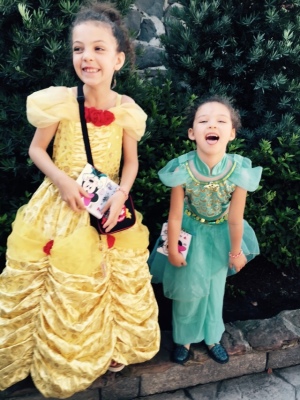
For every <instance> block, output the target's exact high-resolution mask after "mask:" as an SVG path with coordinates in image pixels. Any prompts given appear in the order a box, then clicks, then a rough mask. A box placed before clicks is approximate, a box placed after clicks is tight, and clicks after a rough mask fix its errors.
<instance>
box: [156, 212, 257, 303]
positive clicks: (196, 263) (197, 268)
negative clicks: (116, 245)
mask: <svg viewBox="0 0 300 400" xmlns="http://www.w3.org/2000/svg"><path fill="white" fill-rule="evenodd" d="M183 229H184V230H185V231H186V232H190V233H191V234H192V235H193V237H192V240H191V245H190V248H189V252H188V255H187V258H186V262H187V266H184V267H181V268H177V267H174V266H172V264H170V263H169V261H168V258H167V257H166V256H164V255H162V254H161V253H158V252H157V251H156V248H157V247H158V245H159V239H158V241H157V243H156V246H155V248H154V249H153V251H152V253H151V255H150V258H149V261H148V263H149V265H150V273H151V275H152V282H153V283H162V284H163V289H164V294H165V296H166V297H168V298H170V299H173V300H179V301H192V300H195V299H197V298H202V297H204V296H207V295H208V294H209V290H210V289H209V288H210V281H211V279H212V277H213V276H214V275H215V274H217V273H218V272H219V271H221V270H222V269H223V270H224V269H225V270H227V271H228V275H233V274H234V273H235V271H234V270H231V269H230V268H229V266H228V261H229V260H228V253H229V251H230V238H229V232H228V224H227V222H224V223H222V224H220V225H204V224H200V223H197V222H195V221H193V220H192V219H191V218H188V217H184V219H183ZM242 249H243V252H244V254H245V255H246V257H247V260H248V261H250V260H251V259H253V258H254V257H255V256H256V255H258V254H259V246H258V242H257V239H256V235H255V233H254V231H253V229H252V228H251V227H250V226H249V224H248V223H247V222H246V221H244V234H243V240H242Z"/></svg>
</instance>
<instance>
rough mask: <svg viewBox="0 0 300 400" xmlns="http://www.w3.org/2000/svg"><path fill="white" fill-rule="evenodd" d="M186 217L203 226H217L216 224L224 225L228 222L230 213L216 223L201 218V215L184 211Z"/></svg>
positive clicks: (215, 221)
mask: <svg viewBox="0 0 300 400" xmlns="http://www.w3.org/2000/svg"><path fill="white" fill-rule="evenodd" d="M184 213H185V215H187V216H188V217H192V218H193V219H194V220H196V221H199V222H201V224H208V225H215V224H222V223H223V222H225V221H227V220H228V213H227V214H225V215H223V217H221V218H218V219H216V220H214V221H208V220H207V219H204V218H201V217H199V215H197V214H194V213H193V212H191V211H189V210H184Z"/></svg>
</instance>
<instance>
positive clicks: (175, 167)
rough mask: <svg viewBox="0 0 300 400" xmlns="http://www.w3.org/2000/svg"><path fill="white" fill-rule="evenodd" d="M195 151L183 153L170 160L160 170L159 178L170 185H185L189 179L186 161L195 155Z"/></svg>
mask: <svg viewBox="0 0 300 400" xmlns="http://www.w3.org/2000/svg"><path fill="white" fill-rule="evenodd" d="M194 153H195V152H194V151H191V152H189V153H187V154H183V155H181V156H180V157H178V158H174V159H173V160H171V161H169V162H168V163H167V165H166V166H165V167H163V168H162V169H161V170H159V171H158V176H159V179H160V180H161V181H162V183H163V184H164V185H166V186H169V187H176V186H179V185H183V184H184V183H185V182H186V179H187V171H186V168H185V163H186V162H187V161H188V160H190V159H191V158H193V157H194Z"/></svg>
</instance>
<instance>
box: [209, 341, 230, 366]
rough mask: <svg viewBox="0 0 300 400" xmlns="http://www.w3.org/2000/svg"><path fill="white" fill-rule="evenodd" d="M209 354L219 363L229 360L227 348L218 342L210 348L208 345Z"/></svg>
mask: <svg viewBox="0 0 300 400" xmlns="http://www.w3.org/2000/svg"><path fill="white" fill-rule="evenodd" d="M207 350H208V354H209V356H210V357H211V358H212V359H213V360H214V361H216V362H217V363H219V364H226V363H227V362H228V361H229V356H228V354H227V351H226V350H225V348H224V347H223V346H222V345H221V344H220V343H216V344H215V345H214V346H213V347H211V348H210V349H209V348H208V347H207Z"/></svg>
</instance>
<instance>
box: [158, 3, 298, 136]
mask: <svg viewBox="0 0 300 400" xmlns="http://www.w3.org/2000/svg"><path fill="white" fill-rule="evenodd" d="M299 15H300V2H299V0H290V1H284V0H262V1H252V0H243V1H240V0H222V1H220V0H213V1H203V0H178V1H177V2H176V5H174V7H173V8H172V11H171V12H170V15H169V18H167V19H166V25H167V27H168V29H167V32H168V35H166V36H164V37H163V42H164V44H165V46H166V50H167V61H168V64H169V67H170V68H171V70H172V71H173V76H174V77H176V80H177V81H178V82H182V84H183V85H184V86H187V85H188V86H189V87H190V88H192V89H193V92H194V93H195V94H197V95H202V94H206V93H216V92H217V93H224V94H226V95H228V96H230V97H232V98H233V99H234V100H235V102H236V104H237V106H238V107H239V109H240V111H241V113H242V116H243V125H244V130H243V131H242V132H241V133H242V135H243V136H245V137H246V138H247V139H248V140H250V139H252V140H255V141H257V139H258V138H260V137H261V138H265V139H266V138H267V139H272V138H274V137H276V136H279V135H290V134H292V133H293V132H294V131H293V130H294V128H295V126H299V124H300V62H299V61H300V43H299V37H300V16H299Z"/></svg>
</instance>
